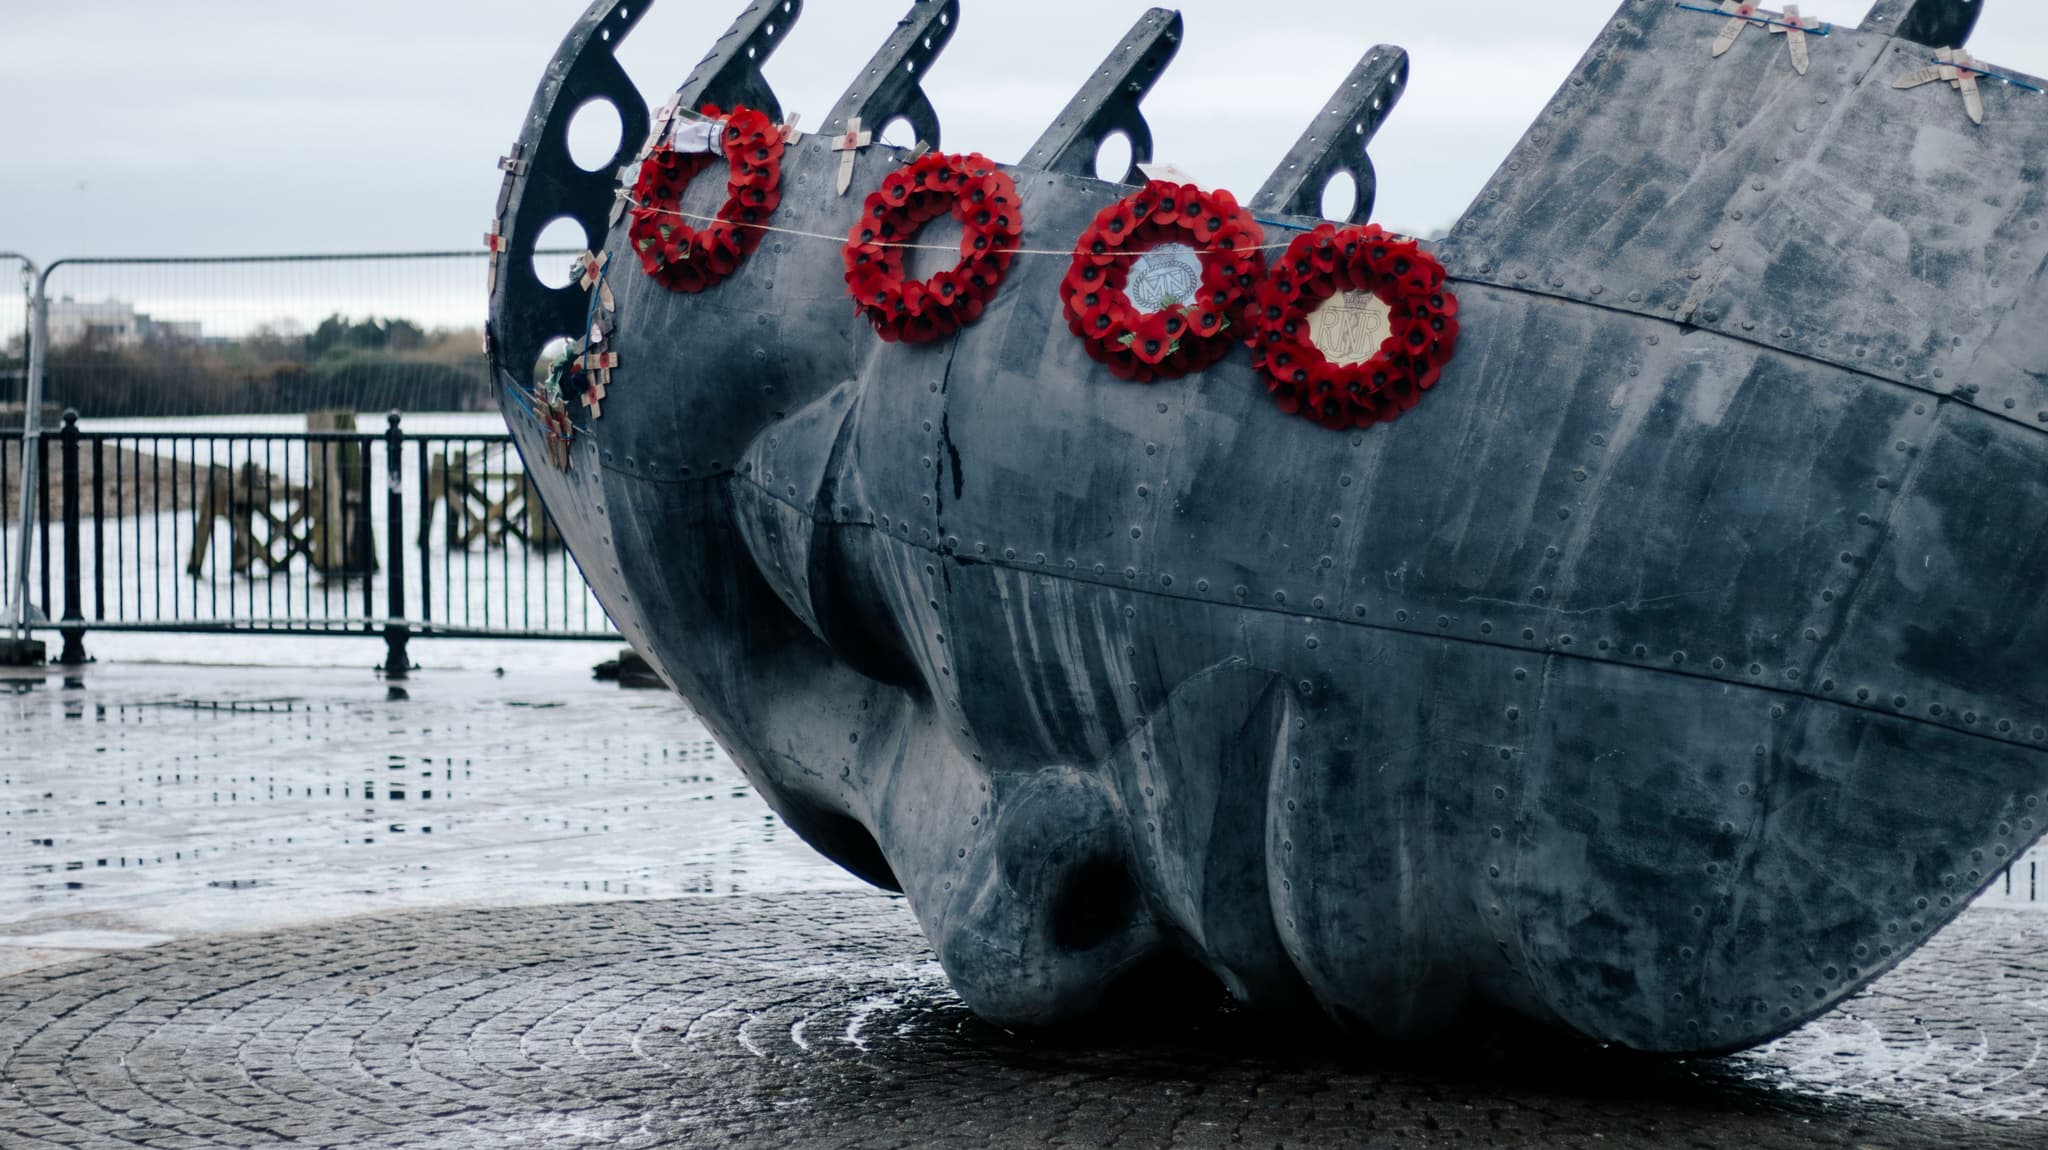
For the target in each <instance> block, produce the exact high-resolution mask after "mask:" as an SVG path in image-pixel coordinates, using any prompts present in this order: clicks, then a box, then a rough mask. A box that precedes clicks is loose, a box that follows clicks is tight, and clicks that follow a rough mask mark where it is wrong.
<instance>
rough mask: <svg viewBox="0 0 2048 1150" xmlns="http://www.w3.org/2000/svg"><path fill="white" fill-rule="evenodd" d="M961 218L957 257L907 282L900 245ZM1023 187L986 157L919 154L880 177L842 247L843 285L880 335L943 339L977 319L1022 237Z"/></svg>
mask: <svg viewBox="0 0 2048 1150" xmlns="http://www.w3.org/2000/svg"><path fill="white" fill-rule="evenodd" d="M949 211H950V212H951V213H952V214H953V218H954V219H956V220H959V221H960V230H961V234H960V260H959V262H958V263H956V264H955V265H954V266H953V267H951V268H949V269H947V270H945V271H942V272H939V273H938V274H936V275H934V276H932V277H931V278H930V279H927V280H923V281H921V282H920V281H913V282H909V283H906V282H904V270H903V252H904V247H903V245H905V244H907V243H909V242H910V240H911V239H913V238H914V237H915V236H916V235H917V233H918V231H919V229H921V228H923V227H924V225H925V224H927V223H929V222H931V221H932V220H935V219H937V218H939V217H940V216H943V215H945V214H946V213H947V212H949ZM1023 231H1024V224H1023V216H1022V214H1021V213H1020V211H1019V208H1018V205H1017V185H1016V184H1015V183H1014V182H1012V181H1011V179H1010V177H1009V176H1008V175H1006V174H1004V173H1003V171H1002V170H1001V169H999V168H997V167H996V165H995V164H994V163H993V162H992V161H990V160H989V159H988V158H987V157H985V156H979V155H967V156H953V155H942V154H932V155H926V156H921V157H919V158H918V159H916V160H914V161H912V162H911V163H910V164H909V165H907V166H905V167H903V168H899V169H897V170H896V171H894V172H892V173H890V174H889V177H888V178H887V179H885V180H883V181H882V186H881V187H880V188H879V189H877V190H876V191H875V192H873V193H871V194H870V195H869V196H868V198H867V201H866V202H865V203H864V204H863V205H862V210H861V218H860V219H859V220H858V221H856V222H855V224H854V225H853V230H852V231H851V232H850V233H848V235H847V237H846V246H845V247H844V248H843V249H842V250H841V255H842V258H843V260H844V262H845V264H846V287H847V290H848V292H850V293H851V294H852V296H853V302H854V306H855V308H856V309H857V310H858V311H860V312H861V314H863V315H865V316H867V318H868V322H869V323H871V324H873V325H874V328H875V332H876V334H878V335H880V336H881V337H882V338H883V339H884V340H886V341H889V342H891V343H894V342H896V341H899V340H900V341H902V342H904V343H930V342H932V341H933V340H938V339H944V338H945V337H947V336H949V335H952V334H953V333H954V332H956V331H959V330H960V329H961V328H963V327H965V326H967V325H968V324H971V323H973V322H974V321H975V320H977V319H980V318H981V314H982V311H983V310H984V309H985V308H986V307H987V305H988V301H989V300H991V299H993V298H994V297H995V293H996V289H997V288H998V287H1000V286H1002V282H1003V276H1004V274H1005V273H1007V272H1008V271H1009V269H1010V260H1011V258H1012V257H1013V255H1014V253H1015V249H1016V246H1017V240H1018V239H1019V238H1020V237H1021V236H1022V235H1023Z"/></svg>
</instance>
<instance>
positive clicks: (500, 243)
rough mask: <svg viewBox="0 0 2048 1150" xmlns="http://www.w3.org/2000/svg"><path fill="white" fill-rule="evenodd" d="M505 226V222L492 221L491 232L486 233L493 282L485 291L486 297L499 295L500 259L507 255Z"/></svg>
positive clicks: (485, 246) (485, 242) (485, 240)
mask: <svg viewBox="0 0 2048 1150" xmlns="http://www.w3.org/2000/svg"><path fill="white" fill-rule="evenodd" d="M507 242H508V241H507V240H506V238H505V224H504V221H503V220H492V221H491V230H490V231H487V232H485V233H484V250H485V251H487V252H489V253H491V282H490V284H489V286H487V287H486V288H485V289H484V294H485V295H496V294H498V257H499V256H502V255H504V254H505V245H506V243H507Z"/></svg>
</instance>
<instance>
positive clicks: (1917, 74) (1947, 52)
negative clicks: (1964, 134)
mask: <svg viewBox="0 0 2048 1150" xmlns="http://www.w3.org/2000/svg"><path fill="white" fill-rule="evenodd" d="M1934 59H1935V62H1934V63H1933V64H1930V65H1928V66H1927V67H1925V68H1919V69H1916V70H1914V71H1911V72H1908V73H1906V74H1905V75H1903V76H1900V77H1899V78H1898V79H1896V80H1893V81H1892V87H1894V88H1917V87H1919V86H1920V85H1922V84H1932V83H1934V82H1935V81H1936V80H1946V81H1948V85H1949V87H1951V88H1956V89H1958V90H1960V91H1961V92H1962V93H1963V111H1965V112H1967V113H1968V114H1969V116H1970V122H1971V123H1973V124H1981V123H1983V122H1984V92H1983V90H1982V89H1980V88H1978V87H1977V77H1979V76H1988V75H1990V73H1989V72H1986V71H1985V70H1984V68H1983V67H1982V66H1981V65H1980V64H1979V63H1978V62H1977V60H1976V59H1975V58H1974V57H1972V56H1971V55H1970V54H1969V53H1968V52H1965V51H1963V50H1962V49H1961V48H1940V49H1937V50H1936V51H1935V53H1934Z"/></svg>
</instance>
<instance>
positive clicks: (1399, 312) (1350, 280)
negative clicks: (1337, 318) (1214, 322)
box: [1252, 224, 1458, 428]
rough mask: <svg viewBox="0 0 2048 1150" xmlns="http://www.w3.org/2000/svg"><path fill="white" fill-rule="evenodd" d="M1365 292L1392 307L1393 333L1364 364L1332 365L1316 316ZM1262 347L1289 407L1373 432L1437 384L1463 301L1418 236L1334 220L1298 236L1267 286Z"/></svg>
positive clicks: (1275, 389)
mask: <svg viewBox="0 0 2048 1150" xmlns="http://www.w3.org/2000/svg"><path fill="white" fill-rule="evenodd" d="M1352 291H1366V292H1371V293H1372V294H1373V295H1374V296H1377V297H1378V298H1379V300H1380V301H1381V302H1382V303H1384V304H1385V305H1386V307H1387V322H1388V325H1389V327H1390V328H1391V333H1390V334H1389V335H1388V336H1387V337H1386V338H1385V339H1384V340H1383V341H1382V342H1381V343H1380V346H1379V350H1378V351H1376V352H1374V353H1373V355H1372V356H1371V358H1369V359H1367V360H1365V361H1364V362H1361V363H1333V362H1331V361H1330V359H1329V358H1328V357H1327V356H1326V355H1324V354H1323V350H1322V349H1321V348H1319V347H1317V346H1316V342H1315V340H1314V339H1313V338H1312V334H1311V332H1310V325H1309V315H1310V313H1312V312H1314V311H1315V310H1316V309H1317V308H1318V307H1320V306H1322V305H1323V304H1324V303H1325V302H1326V301H1327V300H1329V299H1330V298H1331V297H1332V296H1335V295H1337V294H1338V293H1340V292H1352ZM1253 328H1254V330H1253V332H1252V339H1253V346H1254V348H1255V349H1256V350H1257V353H1258V354H1257V362H1258V367H1259V369H1260V370H1261V371H1262V372H1263V373H1264V374H1265V376H1266V387H1267V390H1269V391H1271V392H1272V393H1273V396H1274V398H1275V400H1276V401H1277V402H1278V403H1279V405H1280V409H1281V410H1282V411H1286V412H1289V413H1292V414H1300V415H1302V416H1304V417H1306V418H1309V419H1312V420H1315V421H1316V422H1317V423H1320V424H1322V425H1323V426H1324V427H1329V428H1344V427H1369V426H1371V425H1372V424H1375V423H1384V422H1386V421H1388V420H1391V419H1395V418H1397V417H1399V416H1400V414H1401V413H1402V412H1404V411H1407V410H1408V409H1410V408H1412V407H1414V406H1415V405H1416V403H1417V402H1419V401H1420V400H1421V398H1422V393H1423V392H1425V391H1427V390H1429V389H1430V388H1431V387H1433V386H1435V384H1436V381H1437V379H1438V378H1439V377H1440V376H1441V375H1442V374H1443V369H1444V365H1445V364H1446V363H1449V362H1450V360H1451V355H1452V353H1453V351H1454V350H1455V348H1456V346H1457V342H1458V297H1457V296H1455V295H1452V294H1451V292H1450V291H1449V290H1448V289H1447V288H1446V287H1445V286H1444V267H1443V265H1442V264H1440V263H1438V262H1437V260H1436V257H1434V256H1432V255H1430V254H1429V253H1428V252H1425V251H1423V250H1422V248H1421V246H1420V245H1419V244H1417V243H1416V242H1415V241H1414V240H1411V239H1405V238H1402V237H1399V236H1396V235H1394V234H1392V233H1390V232H1387V231H1384V230H1382V229H1381V228H1380V227H1379V226H1378V225H1376V224H1368V225H1365V226H1363V227H1350V228H1345V229H1343V230H1341V231H1340V230H1338V229H1337V228H1336V227H1334V226H1332V225H1330V224H1324V225H1323V226H1321V227H1319V228H1316V229H1315V230H1314V231H1312V232H1309V233H1307V234H1305V235H1302V236H1299V237H1297V238H1296V239H1295V240H1294V242H1293V243H1292V244H1289V245H1288V247H1287V253H1286V255H1285V256H1283V257H1282V258H1281V260H1280V262H1279V263H1278V264H1276V265H1275V266H1274V268H1273V271H1272V274H1271V275H1270V276H1268V277H1267V279H1266V281H1265V283H1263V284H1261V285H1260V287H1259V294H1258V306H1257V320H1256V322H1255V323H1254V325H1253Z"/></svg>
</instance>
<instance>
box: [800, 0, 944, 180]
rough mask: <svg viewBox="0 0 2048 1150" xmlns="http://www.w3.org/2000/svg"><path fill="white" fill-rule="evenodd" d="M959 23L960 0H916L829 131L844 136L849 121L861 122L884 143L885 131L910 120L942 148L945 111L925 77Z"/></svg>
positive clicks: (920, 137) (835, 113) (836, 110)
mask: <svg viewBox="0 0 2048 1150" xmlns="http://www.w3.org/2000/svg"><path fill="white" fill-rule="evenodd" d="M959 23H960V0H915V3H913V4H911V6H910V13H909V15H906V16H905V17H903V19H902V20H901V21H900V22H898V23H897V25H896V33H895V35H893V36H890V37H889V42H888V43H886V44H884V45H882V50H881V51H879V52H877V53H875V58H874V59H872V60H870V61H868V66H867V68H866V69H865V70H863V71H862V72H861V74H860V76H859V77H858V78H856V79H855V80H854V82H853V87H852V88H849V89H848V90H847V93H846V95H844V96H841V97H839V103H838V104H837V105H835V106H834V107H833V108H832V114H831V116H829V117H827V119H826V121H825V129H824V130H825V131H826V133H827V134H837V133H840V132H844V131H846V125H847V122H848V121H850V120H853V119H856V118H858V119H859V120H860V126H861V128H862V130H864V131H870V132H873V133H874V134H875V139H876V140H877V141H879V140H880V139H881V138H882V129H884V128H886V127H888V126H889V124H891V123H892V122H894V121H896V120H908V121H910V126H911V127H912V128H915V129H916V130H917V142H918V143H920V144H928V145H930V146H931V147H932V148H934V149H936V148H937V147H938V146H939V113H938V110H937V109H935V108H933V107H932V102H931V100H930V98H928V97H927V96H926V95H925V94H924V86H923V79H924V74H925V73H926V72H928V71H930V70H931V66H932V61H934V60H936V59H938V58H939V53H940V52H943V51H945V50H946V43H947V41H949V40H951V39H952V38H953V29H954V28H956V27H957V26H959Z"/></svg>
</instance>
